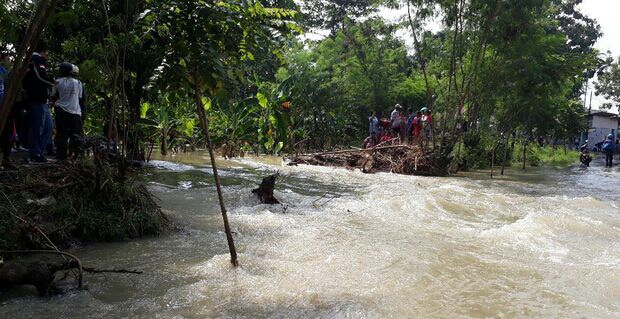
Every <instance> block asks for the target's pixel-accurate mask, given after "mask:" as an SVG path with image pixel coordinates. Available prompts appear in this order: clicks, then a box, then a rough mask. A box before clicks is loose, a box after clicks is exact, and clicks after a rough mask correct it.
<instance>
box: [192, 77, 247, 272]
mask: <svg viewBox="0 0 620 319" xmlns="http://www.w3.org/2000/svg"><path fill="white" fill-rule="evenodd" d="M192 77H193V80H194V99H195V101H196V107H197V110H196V111H197V113H198V117H199V118H200V125H201V127H202V131H203V132H204V134H205V138H206V140H207V148H208V150H209V157H210V158H211V167H212V168H213V177H214V178H215V188H216V189H217V198H218V200H219V202H220V210H221V211H222V219H223V220H224V230H225V231H226V240H227V241H228V249H229V250H230V262H231V263H232V264H233V266H235V267H237V266H239V261H238V260H237V250H236V249H235V242H234V241H233V237H232V231H231V230H230V224H229V223H228V214H227V213H226V206H224V196H223V195H222V186H221V183H220V176H219V174H218V173H217V166H216V165H215V155H214V154H213V144H212V143H211V137H210V135H209V122H208V120H207V114H206V111H205V107H204V104H203V103H202V97H201V94H200V87H199V85H198V69H197V68H195V69H194V70H193V74H192Z"/></svg>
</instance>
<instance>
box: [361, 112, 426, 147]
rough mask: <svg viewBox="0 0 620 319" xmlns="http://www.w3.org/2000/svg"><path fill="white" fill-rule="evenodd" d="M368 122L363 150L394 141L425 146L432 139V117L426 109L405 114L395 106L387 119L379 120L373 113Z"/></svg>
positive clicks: (375, 113)
mask: <svg viewBox="0 0 620 319" xmlns="http://www.w3.org/2000/svg"><path fill="white" fill-rule="evenodd" d="M368 122H369V128H368V130H369V133H370V136H369V137H367V138H366V140H365V141H364V148H369V147H372V146H375V145H378V144H380V143H384V142H387V141H392V140H395V139H399V142H401V143H404V142H408V143H409V144H413V143H416V142H418V143H422V144H423V145H425V144H426V143H428V141H429V140H430V139H431V138H432V132H433V130H432V123H433V117H432V115H431V111H430V110H429V109H428V108H427V107H423V108H421V109H420V110H418V111H415V112H414V111H413V109H412V108H409V109H408V112H407V113H405V112H404V111H403V107H402V106H401V105H400V104H396V105H395V106H394V110H392V112H391V113H390V118H389V119H385V118H380V117H378V116H377V112H374V111H373V112H372V113H371V115H370V117H369V119H368Z"/></svg>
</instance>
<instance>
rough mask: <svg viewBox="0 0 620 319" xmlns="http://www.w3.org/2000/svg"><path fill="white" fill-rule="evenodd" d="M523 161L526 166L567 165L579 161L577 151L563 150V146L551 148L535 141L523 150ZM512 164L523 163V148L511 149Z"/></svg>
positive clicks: (519, 164) (518, 164)
mask: <svg viewBox="0 0 620 319" xmlns="http://www.w3.org/2000/svg"><path fill="white" fill-rule="evenodd" d="M525 153H526V154H525V162H526V164H527V165H528V166H543V165H545V166H553V167H568V166H570V165H573V164H575V163H577V162H579V152H577V151H574V150H565V149H564V148H563V147H557V148H555V149H554V148H553V147H551V146H546V147H540V146H539V145H538V144H536V143H530V144H529V145H528V146H527V149H526V152H525ZM513 158H514V161H513V162H512V166H521V165H522V163H523V148H522V146H520V147H515V148H514V149H513Z"/></svg>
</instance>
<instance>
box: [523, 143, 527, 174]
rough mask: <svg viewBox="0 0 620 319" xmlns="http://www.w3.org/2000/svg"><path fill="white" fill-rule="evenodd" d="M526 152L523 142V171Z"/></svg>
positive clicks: (525, 144) (525, 145)
mask: <svg viewBox="0 0 620 319" xmlns="http://www.w3.org/2000/svg"><path fill="white" fill-rule="evenodd" d="M526 151H527V141H523V169H525V153H526Z"/></svg>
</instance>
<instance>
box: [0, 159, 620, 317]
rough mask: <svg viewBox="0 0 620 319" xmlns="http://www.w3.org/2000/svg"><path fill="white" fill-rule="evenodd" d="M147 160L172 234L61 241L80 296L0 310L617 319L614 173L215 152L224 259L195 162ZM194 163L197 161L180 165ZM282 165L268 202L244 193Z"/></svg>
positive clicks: (204, 171)
mask: <svg viewBox="0 0 620 319" xmlns="http://www.w3.org/2000/svg"><path fill="white" fill-rule="evenodd" d="M173 161H180V162H183V163H185V164H175V163H172V162H166V161H155V162H153V167H152V168H150V170H149V172H150V173H149V177H148V178H149V185H150V186H149V187H150V189H151V190H152V191H153V192H154V194H155V195H156V196H157V197H158V199H159V201H160V204H161V206H162V207H163V208H164V210H165V211H166V212H167V213H168V214H169V215H170V217H171V219H172V220H174V221H175V223H177V224H178V225H180V226H181V227H182V230H181V231H180V232H177V233H172V234H168V235H164V236H160V237H157V238H146V239H140V240H135V241H131V242H123V243H110V244H97V245H94V246H88V247H85V248H81V249H76V250H74V251H72V252H73V253H74V254H76V255H78V256H80V257H81V258H82V261H83V262H84V263H85V264H88V265H91V266H95V267H98V268H111V267H117V268H125V269H139V270H143V271H144V274H142V275H123V274H106V275H86V277H85V282H86V284H87V286H88V290H85V291H75V292H71V293H70V294H69V295H64V296H53V297H47V298H39V297H37V296H36V295H34V294H33V293H32V291H31V292H30V293H24V294H23V295H20V296H14V295H8V296H7V295H1V294H0V317H1V318H619V317H620V207H619V206H620V200H619V198H618V190H620V167H615V168H614V169H604V168H603V167H601V166H602V164H601V163H600V161H595V162H594V163H593V167H591V168H589V169H583V168H580V167H577V166H575V167H572V168H569V169H553V168H528V169H526V170H525V171H522V170H519V169H514V170H509V171H508V172H507V174H506V175H505V176H500V177H498V176H495V178H492V179H491V178H490V177H489V174H488V172H476V173H471V174H463V175H459V176H456V177H449V178H432V177H431V178H429V177H414V176H399V175H394V174H387V173H380V174H363V173H361V172H359V171H350V170H346V169H340V168H325V167H311V166H298V167H288V166H285V165H282V164H281V163H280V161H279V160H278V159H275V158H271V159H239V160H230V161H221V162H219V163H220V165H221V168H220V172H221V175H222V180H223V184H224V192H225V195H224V196H225V201H226V206H227V208H228V211H229V219H230V223H231V226H232V229H233V231H234V232H235V234H234V239H235V244H236V246H237V251H238V252H239V262H240V264H241V267H239V268H237V269H234V268H232V267H231V265H230V261H229V255H228V248H227V245H226V239H225V235H224V233H223V226H222V221H221V215H220V212H219V206H218V202H217V197H216V194H215V188H214V186H213V178H212V172H211V169H210V168H209V166H207V165H204V164H200V163H207V157H205V156H203V155H197V154H194V155H192V156H191V157H188V158H180V157H179V158H173ZM192 163H193V164H192ZM276 171H279V172H280V177H279V179H278V181H277V184H276V192H275V196H276V197H277V198H279V199H280V200H281V201H282V202H283V205H274V206H268V205H262V204H259V203H258V200H257V199H256V198H255V197H254V196H253V194H251V189H252V188H254V187H255V186H256V185H257V184H258V183H260V179H261V178H262V177H264V176H266V175H268V174H271V173H274V172H276Z"/></svg>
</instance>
